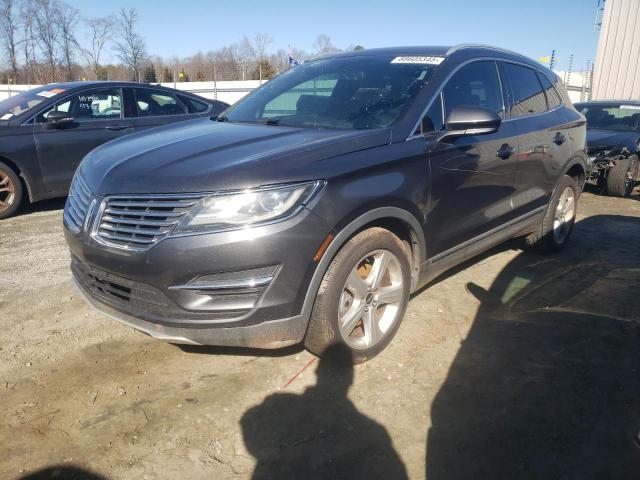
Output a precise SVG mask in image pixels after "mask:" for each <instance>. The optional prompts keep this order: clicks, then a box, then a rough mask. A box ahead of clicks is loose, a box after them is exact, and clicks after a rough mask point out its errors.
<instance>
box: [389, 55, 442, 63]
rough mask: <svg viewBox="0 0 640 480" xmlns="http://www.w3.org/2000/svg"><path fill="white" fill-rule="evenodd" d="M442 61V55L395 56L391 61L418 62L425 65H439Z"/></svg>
mask: <svg viewBox="0 0 640 480" xmlns="http://www.w3.org/2000/svg"><path fill="white" fill-rule="evenodd" d="M443 61H444V57H421V56H413V55H411V56H405V57H396V58H394V59H393V60H391V63H420V64H426V65H440V64H441V63H442V62H443Z"/></svg>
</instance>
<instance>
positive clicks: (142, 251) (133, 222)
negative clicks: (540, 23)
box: [64, 45, 586, 362]
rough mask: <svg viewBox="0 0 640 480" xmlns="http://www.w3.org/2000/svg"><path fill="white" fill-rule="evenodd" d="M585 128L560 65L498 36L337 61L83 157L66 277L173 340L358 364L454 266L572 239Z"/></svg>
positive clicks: (73, 197)
mask: <svg viewBox="0 0 640 480" xmlns="http://www.w3.org/2000/svg"><path fill="white" fill-rule="evenodd" d="M585 123H586V120H585V118H584V117H583V116H582V115H580V114H579V113H578V112H577V111H576V110H575V109H574V108H573V106H572V104H571V100H570V99H569V98H568V95H567V92H566V90H565V89H564V87H563V86H562V84H561V82H560V81H559V79H558V77H557V76H556V75H555V74H554V73H553V72H552V71H551V70H548V69H546V68H544V67H543V66H542V65H540V64H538V63H537V62H534V61H532V60H530V59H528V58H526V57H524V56H522V55H518V54H515V53H512V52H508V51H505V50H501V49H497V48H494V47H482V46H477V45H460V46H457V47H451V48H447V47H397V48H388V49H368V50H364V51H362V52H346V53H331V54H326V55H323V56H321V57H318V58H316V59H314V60H311V61H308V62H305V63H304V64H302V65H299V66H297V67H295V68H292V69H290V70H288V71H287V72H285V73H283V74H281V75H279V76H278V77H276V78H274V79H273V80H270V81H269V82H267V83H265V84H264V85H262V86H261V87H260V88H258V89H256V90H255V91H253V92H252V93H251V94H249V95H247V96H246V97H244V98H243V99H242V100H241V101H240V102H238V103H236V104H235V105H234V106H232V107H230V108H229V109H228V110H226V111H225V112H224V113H223V114H221V115H218V116H214V117H212V118H211V119H210V118H200V119H195V120H191V121H187V122H181V123H180V124H177V125H172V126H166V127H161V128H159V129H155V130H153V131H151V132H149V133H146V134H144V135H139V134H133V135H130V136H128V137H127V138H123V139H119V140H116V141H114V142H111V143H109V144H107V145H103V146H101V147H98V148H97V149H95V150H93V151H92V152H91V153H90V154H89V155H87V156H86V157H85V158H84V160H83V161H82V163H81V165H80V167H79V169H78V171H77V172H76V176H75V180H74V182H73V184H72V187H71V194H70V196H69V198H68V200H67V205H66V208H65V212H64V231H65V237H66V240H67V243H68V245H69V248H70V251H71V269H72V272H73V278H74V280H75V282H76V284H77V285H78V287H79V289H80V292H81V293H82V294H83V295H84V296H85V298H86V299H87V301H88V302H89V303H90V304H91V305H92V306H94V307H95V308H96V309H98V310H99V311H100V312H102V313H103V314H106V315H108V316H111V317H112V318H114V319H116V320H118V321H120V322H122V323H124V324H126V325H129V326H131V327H133V328H136V329H138V330H141V331H142V332H145V333H147V334H149V335H152V336H153V337H155V338H158V339H161V340H165V341H169V342H172V343H187V344H201V345H225V346H242V347H260V348H279V347H284V346H288V345H293V344H296V343H300V342H304V345H305V346H306V347H307V349H308V350H309V351H311V352H312V353H314V354H317V355H320V356H321V355H323V354H324V352H325V351H326V350H327V349H328V348H329V347H330V346H331V345H333V344H335V343H341V344H343V345H344V346H346V347H347V348H348V349H349V350H351V353H352V355H353V360H354V361H356V362H362V361H365V360H367V359H369V358H371V357H373V356H374V355H376V354H377V353H379V352H380V351H382V349H384V348H385V346H386V345H388V344H389V342H390V341H391V339H392V338H393V336H394V335H395V333H396V332H397V330H398V327H399V325H400V322H401V321H402V318H403V317H404V313H405V310H406V307H407V303H408V302H409V299H410V294H411V293H414V292H416V291H417V290H419V289H420V288H422V287H423V286H425V285H426V284H428V283H429V282H430V281H431V280H433V279H434V278H436V277H437V276H438V275H440V274H442V273H443V272H445V271H446V270H448V269H450V268H452V267H454V266H455V265H459V264H460V263H461V262H464V261H465V260H468V259H469V258H471V257H473V256H474V255H477V254H479V253H481V252H484V251H486V250H487V249H489V248H492V247H493V246H495V245H498V244H500V243H502V242H505V241H507V240H509V239H512V238H516V237H524V238H525V242H526V244H527V245H528V246H529V247H530V248H535V249H536V250H538V251H541V252H549V253H552V252H558V251H560V250H561V249H562V248H563V247H564V246H565V245H566V244H567V242H568V240H569V238H570V235H571V230H572V227H573V223H574V220H575V215H576V211H577V206H578V200H579V197H580V192H581V191H582V186H583V184H584V179H585V175H586V152H585V147H586V128H585Z"/></svg>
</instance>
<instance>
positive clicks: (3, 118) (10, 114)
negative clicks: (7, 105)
mask: <svg viewBox="0 0 640 480" xmlns="http://www.w3.org/2000/svg"><path fill="white" fill-rule="evenodd" d="M11 117H13V113H5V114H4V115H3V116H1V117H0V120H9V119H10V118H11Z"/></svg>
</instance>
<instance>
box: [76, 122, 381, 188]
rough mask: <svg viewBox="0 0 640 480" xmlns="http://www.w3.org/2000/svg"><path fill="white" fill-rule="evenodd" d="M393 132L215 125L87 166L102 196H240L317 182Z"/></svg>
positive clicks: (160, 132)
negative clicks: (334, 161) (336, 162)
mask: <svg viewBox="0 0 640 480" xmlns="http://www.w3.org/2000/svg"><path fill="white" fill-rule="evenodd" d="M390 138H391V131H390V130H389V129H382V130H365V131H341V130H314V129H302V128H289V127H276V126H267V125H260V124H246V123H245V124H241V123H223V122H216V121H211V120H210V119H208V118H205V119H196V120H191V121H186V122H181V123H178V124H174V125H169V126H165V127H160V128H155V129H153V130H150V131H146V132H140V133H136V134H133V135H130V136H128V137H124V138H122V139H118V140H115V141H112V142H109V143H108V144H105V145H103V146H101V147H98V148H97V149H95V150H93V151H92V152H91V153H89V154H88V155H87V156H86V157H85V159H84V160H83V161H82V163H81V164H80V168H79V172H80V174H81V175H82V176H83V179H84V180H85V182H86V183H87V184H88V186H89V187H90V188H91V190H92V191H93V192H94V193H96V194H98V195H108V194H134V193H187V192H210V191H218V190H233V189H242V188H248V187H255V186H260V185H268V184H272V183H285V182H293V181H298V180H316V179H320V178H323V177H322V175H320V177H318V175H319V172H322V171H323V170H324V169H321V168H320V165H319V164H320V161H322V160H324V159H327V158H330V157H335V156H337V155H343V154H345V153H351V152H354V151H358V150H363V149H366V148H371V147H375V146H378V145H384V144H388V143H389V142H390Z"/></svg>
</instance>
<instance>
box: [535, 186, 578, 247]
mask: <svg viewBox="0 0 640 480" xmlns="http://www.w3.org/2000/svg"><path fill="white" fill-rule="evenodd" d="M578 196H579V194H578V187H577V185H576V182H575V180H574V179H573V178H571V177H569V176H568V175H565V176H564V177H562V179H561V180H560V183H558V186H557V187H556V189H555V191H554V193H553V196H552V197H551V201H550V202H549V205H548V207H547V211H546V212H545V215H544V218H543V219H542V224H541V225H540V227H539V228H538V230H537V231H536V232H534V233H532V234H531V235H529V236H528V237H526V239H525V242H526V245H527V247H528V248H530V249H532V250H536V251H538V252H541V253H555V252H559V251H560V250H562V249H563V248H564V247H565V245H566V244H567V242H568V241H569V237H570V236H571V231H572V229H573V224H574V222H575V219H576V211H577V207H578Z"/></svg>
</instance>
